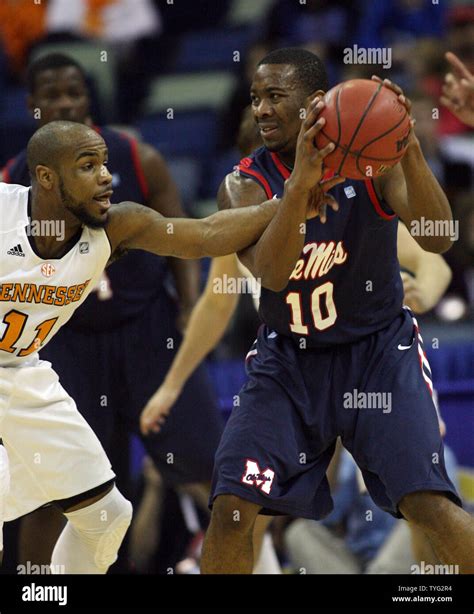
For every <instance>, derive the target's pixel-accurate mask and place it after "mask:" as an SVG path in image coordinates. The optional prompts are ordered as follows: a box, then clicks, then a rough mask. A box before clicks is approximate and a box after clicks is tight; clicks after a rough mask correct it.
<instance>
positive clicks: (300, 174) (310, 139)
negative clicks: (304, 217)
mask: <svg viewBox="0 0 474 614" xmlns="http://www.w3.org/2000/svg"><path fill="white" fill-rule="evenodd" d="M324 105H325V103H324V100H322V99H321V98H319V97H316V98H314V99H313V100H312V101H311V103H310V104H309V106H308V108H307V109H306V119H305V120H304V121H303V122H302V123H301V128H300V132H299V134H298V141H297V143H296V156H295V167H294V169H293V172H292V173H291V178H290V179H289V180H288V181H289V182H291V183H292V184H294V185H297V186H298V188H300V189H303V190H308V191H310V190H311V189H312V188H314V187H315V186H317V185H318V184H319V182H320V181H321V179H322V176H323V160H324V158H325V157H326V156H327V155H328V154H330V153H331V152H332V151H334V148H335V145H334V143H328V144H327V145H326V146H325V147H324V148H323V149H318V148H317V146H316V135H317V134H318V132H319V131H320V130H321V129H322V128H323V126H324V124H325V123H326V120H325V119H324V117H319V118H318V115H319V114H320V113H321V111H322V110H323V108H324Z"/></svg>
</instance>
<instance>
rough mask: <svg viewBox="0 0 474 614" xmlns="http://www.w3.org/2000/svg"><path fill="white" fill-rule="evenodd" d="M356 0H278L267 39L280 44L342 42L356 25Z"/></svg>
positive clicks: (296, 44)
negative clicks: (298, 0)
mask: <svg viewBox="0 0 474 614" xmlns="http://www.w3.org/2000/svg"><path fill="white" fill-rule="evenodd" d="M354 15H357V13H356V12H355V9H354V2H350V1H348V0H307V2H305V3H304V4H301V3H300V2H294V0H278V2H277V3H276V4H275V6H274V7H273V8H272V9H271V11H270V13H269V16H268V21H267V31H266V35H267V39H269V40H271V41H274V42H275V46H276V47H283V46H288V47H293V46H299V45H306V44H307V43H310V42H313V41H317V42H318V43H327V44H329V45H333V46H340V45H342V44H343V42H344V41H345V40H346V39H347V36H348V34H349V30H350V28H353V27H354Z"/></svg>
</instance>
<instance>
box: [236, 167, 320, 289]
mask: <svg viewBox="0 0 474 614" xmlns="http://www.w3.org/2000/svg"><path fill="white" fill-rule="evenodd" d="M309 196H310V193H309V192H308V191H307V190H304V189H300V188H299V187H298V184H297V183H296V181H295V182H292V181H291V179H290V180H288V181H287V182H286V183H285V192H284V195H283V198H282V199H281V201H280V204H279V206H278V211H277V213H276V215H275V217H274V218H273V219H272V221H271V222H270V224H269V225H268V227H267V228H266V229H265V231H264V232H263V234H262V236H261V237H260V239H259V240H258V242H257V244H256V245H255V248H254V250H253V256H252V261H251V262H244V264H246V265H247V266H248V267H249V268H250V270H251V272H252V273H253V274H254V276H255V277H256V278H257V279H259V280H260V282H261V284H262V286H263V287H265V288H268V289H269V290H274V291H275V292H279V291H280V290H283V289H284V288H285V287H286V286H287V285H288V280H289V277H290V275H291V273H292V271H293V269H294V267H295V264H296V261H297V260H298V257H299V256H300V254H301V250H302V249H303V245H304V238H305V234H306V230H305V225H306V212H307V203H308V199H309Z"/></svg>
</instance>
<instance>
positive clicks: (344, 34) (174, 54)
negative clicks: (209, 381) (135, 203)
mask: <svg viewBox="0 0 474 614" xmlns="http://www.w3.org/2000/svg"><path fill="white" fill-rule="evenodd" d="M354 45H358V46H359V47H364V48H390V49H391V53H392V62H391V67H390V68H389V69H384V68H383V67H382V66H381V65H374V64H365V65H364V64H344V62H343V57H344V49H346V48H348V47H353V46H354ZM283 46H302V47H305V48H307V49H311V50H313V51H314V52H316V53H317V54H318V55H319V56H320V57H321V58H322V59H323V60H324V62H325V63H326V65H327V67H328V71H329V75H330V82H331V85H335V84H336V83H338V82H340V81H343V80H347V79H350V78H356V77H357V78H360V77H362V78H370V76H371V75H372V74H378V75H379V76H381V77H388V78H390V79H391V80H393V81H394V82H396V83H398V84H399V85H400V86H401V87H402V88H403V89H404V91H405V93H406V95H408V96H409V97H410V98H411V99H412V101H413V115H414V117H415V118H416V120H417V125H416V132H417V134H418V137H419V139H420V141H421V143H422V147H423V150H424V152H425V156H426V158H427V159H428V161H429V164H430V166H431V168H432V170H433V172H434V173H435V175H436V176H437V177H438V179H439V181H440V182H441V184H442V185H443V187H444V189H445V191H446V193H447V195H448V197H449V199H450V202H451V204H452V207H453V211H454V217H455V219H457V220H459V240H458V241H456V242H455V243H454V244H453V247H452V249H451V250H450V251H449V252H448V253H446V254H445V258H446V260H447V262H448V263H449V265H450V267H451V269H452V272H453V276H452V281H451V285H450V287H449V289H448V291H447V294H446V296H445V297H444V298H443V299H442V301H441V302H440V303H439V305H438V306H437V307H436V309H435V310H433V311H432V312H431V313H429V314H426V315H425V316H423V317H422V320H423V330H424V336H425V344H426V346H427V350H428V354H429V359H430V362H431V365H432V367H433V375H434V381H435V384H436V387H437V389H438V393H439V398H440V404H441V409H442V412H443V417H444V419H445V421H446V424H447V436H446V441H447V443H448V444H449V445H450V447H451V448H452V449H453V451H454V453H455V455H456V457H457V463H458V464H459V479H460V487H461V490H462V493H463V495H464V497H465V499H466V501H467V502H468V503H469V502H470V503H471V504H472V503H474V477H473V476H474V451H473V450H474V446H473V445H472V442H473V438H474V326H473V323H474V203H473V187H474V185H473V184H474V146H473V144H474V137H473V131H472V129H470V128H468V127H467V126H465V125H463V124H462V123H461V122H460V121H458V120H457V119H456V118H455V117H454V116H453V115H452V114H451V113H450V112H449V111H448V110H446V109H445V108H443V107H442V106H441V105H440V103H439V96H440V93H441V86H442V82H443V78H444V75H445V73H446V72H447V70H448V68H447V63H446V62H445V60H444V53H445V52H446V51H448V50H450V51H453V52H454V53H456V54H457V55H458V56H459V57H460V58H461V59H462V60H463V62H464V63H465V64H466V65H467V67H468V68H469V69H470V70H471V72H474V5H473V3H472V1H471V0H451V1H448V0H439V2H436V1H434V0H383V1H382V0H360V1H359V2H354V1H353V0H306V2H304V1H300V0H199V1H198V2H194V1H191V0H186V1H185V0H73V1H71V0H41V1H38V0H1V1H0V91H1V92H2V95H1V98H0V167H2V166H4V165H5V164H6V163H7V162H8V160H9V159H10V158H11V157H12V156H14V155H15V154H16V153H17V152H18V151H19V150H21V149H22V148H23V147H24V146H25V145H26V143H27V141H28V138H29V137H30V136H31V134H32V132H33V131H34V129H35V123H34V121H33V119H32V118H31V117H30V115H29V114H28V111H27V109H26V105H25V98H26V69H27V66H28V63H29V62H31V61H32V60H34V59H37V58H39V57H40V56H41V55H44V54H47V53H51V52H61V53H66V54H67V55H70V56H72V57H73V58H74V59H76V60H77V61H78V62H79V63H80V64H81V65H82V66H83V67H84V69H85V70H86V72H87V75H88V79H89V85H90V87H91V90H92V92H93V119H94V122H95V123H96V124H98V125H104V124H107V125H113V126H117V127H120V128H122V129H126V130H129V131H131V132H132V133H133V134H135V135H136V136H137V137H138V138H141V139H143V140H144V141H146V142H149V143H151V144H152V145H154V146H155V147H156V148H157V149H158V150H159V151H160V152H161V153H162V154H163V155H164V157H165V159H166V161H167V163H168V165H169V167H170V170H171V172H172V174H173V177H174V178H175V180H176V183H177V185H178V187H179V189H180V190H181V196H182V199H183V202H184V205H185V207H186V210H187V212H188V214H189V215H190V216H196V217H198V216H202V215H207V214H209V213H211V212H212V211H214V210H215V208H216V205H215V196H216V192H217V189H218V186H219V184H220V182H221V180H222V178H223V177H224V175H225V174H227V173H228V172H231V171H232V168H233V166H234V165H235V164H236V163H237V162H238V160H239V157H240V155H239V151H238V148H237V145H236V141H237V133H238V127H239V124H240V120H241V116H242V112H243V110H244V109H245V107H246V106H247V105H248V104H249V94H248V90H249V84H250V81H251V78H252V74H253V71H254V68H255V65H256V63H257V62H258V60H259V59H260V58H261V57H263V56H264V55H265V54H266V53H267V52H268V51H270V50H272V49H274V48H278V47H283ZM207 270H208V263H206V262H204V263H203V280H204V279H205V276H206V272H207ZM257 325H258V317H257V314H256V312H255V309H254V307H253V303H252V301H251V300H250V298H249V297H243V298H242V304H241V305H240V308H239V310H238V311H237V314H236V316H235V318H234V321H233V323H232V326H231V328H230V330H229V332H228V334H227V335H226V337H225V339H224V341H223V343H221V345H220V346H219V348H218V349H217V350H216V352H214V354H213V356H212V357H211V360H210V363H209V368H210V370H211V373H212V375H213V378H214V382H215V385H216V389H217V391H218V395H219V399H220V403H221V406H222V409H223V411H224V412H228V411H230V408H231V399H232V396H233V395H234V394H236V393H237V392H238V389H239V387H240V384H241V383H242V381H243V378H244V373H243V369H242V357H243V355H244V354H245V352H246V350H247V349H248V347H249V345H250V343H251V342H252V340H253V338H254V336H255V332H256V328H257ZM435 338H436V339H438V340H439V343H438V344H437V347H436V348H433V347H430V346H431V345H432V344H430V343H429V342H428V343H426V339H428V340H431V339H435ZM133 445H136V444H135V443H134V444H133ZM132 450H133V454H132V457H133V458H135V457H136V456H138V457H139V449H138V448H133V447H132ZM137 450H138V451H137ZM133 458H132V463H134V462H135V461H134V460H133ZM138 465H139V463H138V461H136V462H135V466H136V467H138ZM137 471H138V469H137Z"/></svg>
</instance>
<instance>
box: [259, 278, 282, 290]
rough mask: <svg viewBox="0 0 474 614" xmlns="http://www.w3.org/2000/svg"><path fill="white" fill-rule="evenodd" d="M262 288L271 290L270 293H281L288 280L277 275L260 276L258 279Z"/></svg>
mask: <svg viewBox="0 0 474 614" xmlns="http://www.w3.org/2000/svg"><path fill="white" fill-rule="evenodd" d="M259 281H260V285H261V286H262V288H266V289H267V290H271V291H272V292H281V291H282V290H284V289H285V288H286V286H287V285H288V278H285V277H282V276H281V275H280V276H277V275H268V274H267V275H261V276H260V277H259Z"/></svg>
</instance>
